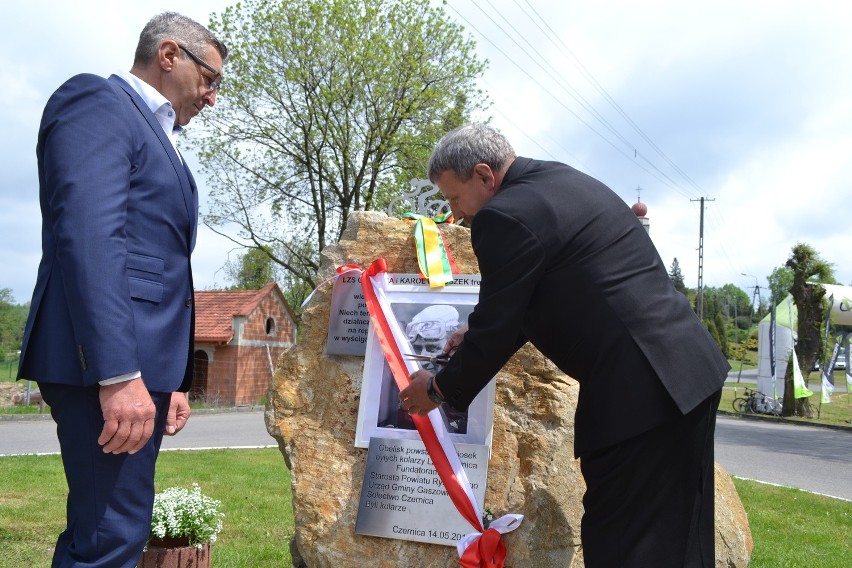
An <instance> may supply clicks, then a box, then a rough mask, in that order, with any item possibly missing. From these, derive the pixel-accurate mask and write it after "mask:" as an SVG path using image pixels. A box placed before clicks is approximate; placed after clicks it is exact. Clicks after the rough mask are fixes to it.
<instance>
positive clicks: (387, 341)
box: [361, 258, 523, 568]
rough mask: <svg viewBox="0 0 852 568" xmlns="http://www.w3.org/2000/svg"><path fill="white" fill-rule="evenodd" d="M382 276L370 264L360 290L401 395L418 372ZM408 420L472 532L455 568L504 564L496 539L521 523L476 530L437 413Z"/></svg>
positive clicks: (510, 520)
mask: <svg viewBox="0 0 852 568" xmlns="http://www.w3.org/2000/svg"><path fill="white" fill-rule="evenodd" d="M385 272H387V262H386V261H385V260H384V259H381V258H380V259H378V260H376V261H375V262H373V264H372V265H371V266H370V267H369V268H368V269H367V270H365V271H364V272H362V273H361V286H362V288H363V290H364V299H365V301H366V304H367V309H368V311H369V312H370V320H371V322H372V324H373V330H374V332H375V334H376V338H377V339H378V340H379V344H380V345H381V347H382V351H383V352H384V354H385V358H386V359H387V362H388V366H389V367H390V369H391V372H392V373H393V377H394V380H395V381H396V384H397V387H399V390H400V391H402V390H403V389H405V388H406V387H407V386H408V384H409V380H408V377H409V375H410V374H411V373H413V372H415V371H416V370H417V369H418V367H417V365H416V364H415V363H414V362H412V361H409V360H406V359H405V358H404V357H403V356H402V352H401V351H400V346H406V349H407V350H409V351H410V349H411V346H410V344H409V342H408V338H407V337H406V336H405V334H404V333H403V331H402V329H401V328H400V327H399V323H398V322H397V321H396V318H394V317H393V313H392V312H391V309H390V303H389V302H388V300H387V297H386V295H385V284H386V280H385V277H384V276H383V275H382V274H383V273H385ZM411 418H412V420H413V421H414V425H415V426H416V427H417V431H418V432H419V434H420V438H421V439H422V440H423V444H424V446H425V447H426V451H427V452H429V457H430V458H431V460H432V464H433V465H434V466H435V470H436V471H437V473H438V476H439V477H440V478H441V481H442V482H443V484H444V488H445V489H446V491H447V494H448V495H449V497H450V499H451V500H452V502H453V504H454V505H455V507H456V509H458V511H459V513H460V514H461V515H462V517H464V519H465V520H466V521H467V522H468V523H470V525H471V526H472V527H473V528H474V529H476V531H475V532H473V533H470V534H468V535H466V536H464V537H463V538H462V540H460V541H459V542H458V543H457V545H456V548H457V550H458V552H459V557H460V558H461V560H460V561H459V564H460V565H461V566H464V567H465V568H485V567H492V566H493V567H496V568H501V567H502V566H503V564H504V562H505V558H506V545H505V543H503V542H502V540H501V538H500V537H501V535H502V534H504V533H507V532H510V531H512V530H515V529H516V528H517V527H518V526H519V525H520V523H521V521H522V520H523V515H505V516H504V517H501V518H500V519H497V520H496V521H494V522H492V523H491V525H490V527H489V528H488V529H487V530H486V529H485V527H484V526H483V524H482V511H481V510H480V508H479V505H478V504H477V502H476V497H475V496H474V494H473V490H472V489H471V487H470V481H468V478H467V474H466V473H465V471H464V468H463V467H462V465H461V461H460V460H459V457H458V453H457V452H456V448H455V446H454V445H453V444H452V442H451V441H450V438H449V433H448V432H447V430H446V428H445V426H444V422H443V420H441V415H440V411H439V410H438V409H437V408H436V409H434V410H432V411H431V412H429V414H428V415H427V416H420V415H418V414H412V415H411Z"/></svg>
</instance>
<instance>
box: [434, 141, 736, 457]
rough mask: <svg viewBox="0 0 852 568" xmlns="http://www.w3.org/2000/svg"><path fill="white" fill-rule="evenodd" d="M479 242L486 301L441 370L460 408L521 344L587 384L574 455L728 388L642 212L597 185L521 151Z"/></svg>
mask: <svg viewBox="0 0 852 568" xmlns="http://www.w3.org/2000/svg"><path fill="white" fill-rule="evenodd" d="M471 240H472V243H473V249H474V252H475V254H476V257H477V259H478V261H479V267H480V271H481V274H482V283H481V286H480V295H479V303H478V304H477V306H476V309H475V310H474V312H473V313H472V314H471V316H470V318H469V321H468V323H469V330H468V332H467V334H466V336H465V341H464V343H463V344H462V347H461V348H460V349H459V351H458V352H457V354H456V356H455V357H453V359H452V361H451V362H450V363H449V364H448V365H447V366H446V367H445V368H444V369H443V370H442V371H441V372H440V373H439V374H438V376H437V378H436V381H437V384H438V386H439V388H440V389H441V391H442V392H443V393H444V394H445V396H446V398H447V401H448V402H449V403H450V404H451V405H452V406H455V407H457V408H466V407H467V406H468V405H469V404H470V402H471V401H472V400H473V398H474V397H475V396H476V394H477V393H478V392H479V391H480V390H481V389H482V388H483V387H484V386H485V385H486V384H487V383H488V381H489V380H491V377H493V376H494V374H496V373H497V371H499V370H500V368H501V367H502V366H503V365H504V364H505V363H506V361H508V359H509V358H510V357H511V356H512V354H513V353H514V352H515V351H516V350H517V349H519V348H520V347H521V346H522V345H523V344H524V343H525V342H526V341H531V342H532V343H533V345H535V346H536V347H537V348H538V349H539V350H540V351H541V352H542V353H543V354H544V355H545V356H547V357H548V358H549V359H550V360H552V361H553V362H554V363H555V364H556V365H557V366H558V367H559V368H560V369H561V370H562V371H564V372H565V373H567V374H568V375H570V376H571V377H573V378H575V379H577V380H578V381H579V382H580V397H579V403H578V407H577V413H576V418H575V428H576V432H575V454H576V455H583V454H584V453H586V452H589V451H593V450H596V449H600V448H603V447H606V446H610V445H612V444H614V443H617V442H620V441H623V440H626V439H628V438H630V437H632V436H635V435H637V434H640V433H642V432H644V431H647V430H649V429H650V428H653V427H655V426H658V425H660V424H662V423H664V422H666V421H667V420H669V419H671V418H673V417H674V416H676V415H677V414H679V413H683V414H685V413H686V412H688V411H690V410H691V409H693V408H694V407H695V406H696V405H697V404H698V403H700V402H701V401H703V400H705V399H706V398H707V397H708V396H710V395H711V394H713V393H715V392H716V391H718V390H719V389H720V388H721V386H722V384H723V382H724V378H725V376H726V375H727V371H728V370H729V369H730V366H729V365H728V362H727V360H726V359H725V358H724V356H723V355H722V353H721V351H720V350H719V348H718V346H717V345H716V344H715V342H714V341H713V339H712V338H711V337H710V334H709V333H708V332H707V330H706V329H705V328H704V326H703V325H702V323H701V322H700V321H699V320H698V318H697V316H696V315H695V313H694V312H693V311H692V309H691V308H690V306H689V303H688V301H687V299H686V298H685V297H684V296H683V294H681V293H679V292H678V291H677V290H675V289H674V287H673V285H672V283H671V279H670V278H669V276H668V273H667V271H666V268H665V265H664V264H663V262H662V260H661V259H660V256H659V254H658V253H657V251H656V249H655V248H654V245H653V243H652V242H651V239H650V237H649V236H648V234H647V232H646V231H645V229H644V228H643V227H642V226H641V224H640V223H639V221H638V220H637V219H636V216H635V215H634V214H633V212H632V211H631V210H630V208H629V207H628V206H627V205H626V204H625V203H624V201H622V200H621V198H619V197H618V196H617V195H616V194H615V193H613V192H612V191H611V190H610V189H609V188H607V187H606V186H605V185H603V184H602V183H600V182H599V181H597V180H595V179H593V178H591V177H589V176H587V175H585V174H583V173H581V172H579V171H577V170H575V169H573V168H571V167H569V166H566V165H564V164H560V163H556V162H541V161H536V160H531V159H529V158H521V157H519V158H517V159H515V161H514V163H513V164H512V165H511V166H510V167H509V169H508V171H507V172H506V175H505V177H504V179H503V182H502V185H501V187H500V189H499V191H498V192H497V193H496V194H495V195H494V197H493V198H491V199H490V200H489V201H488V202H487V203H486V204H485V205H484V207H483V208H482V209H481V210H480V211H479V212H478V213H477V214H476V216H475V218H474V219H473V222H472V225H471Z"/></svg>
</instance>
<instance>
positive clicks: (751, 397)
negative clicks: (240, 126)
mask: <svg viewBox="0 0 852 568" xmlns="http://www.w3.org/2000/svg"><path fill="white" fill-rule="evenodd" d="M731 405H732V406H733V408H734V410H735V411H737V412H742V413H749V412H750V413H752V414H772V415H773V416H781V401H780V400H778V399H776V398H774V397H771V396H767V395H765V394H763V393H762V392H758V391H756V390H752V389H745V395H744V396H742V397H737V398H735V399H734V401H733V402H732V403H731Z"/></svg>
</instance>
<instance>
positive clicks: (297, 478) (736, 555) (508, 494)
mask: <svg viewBox="0 0 852 568" xmlns="http://www.w3.org/2000/svg"><path fill="white" fill-rule="evenodd" d="M443 230H444V234H445V238H446V240H447V242H448V244H449V246H450V249H451V250H452V253H453V255H454V257H455V260H456V263H457V264H458V267H459V271H460V272H461V273H478V271H479V270H478V267H477V264H476V258H475V257H474V255H473V252H472V250H471V247H470V240H469V238H470V235H469V232H468V230H467V229H464V228H462V227H457V226H448V227H444V229H443ZM379 257H382V258H385V259H386V260H387V261H388V264H389V271H390V272H398V273H416V272H417V271H418V268H417V260H416V256H415V254H414V239H413V236H412V223H411V222H409V221H402V220H398V219H391V218H388V217H386V216H385V215H384V214H381V213H371V212H363V213H355V214H353V215H352V217H351V218H350V220H349V224H348V226H347V229H346V231H345V233H344V235H343V237H342V238H341V241H340V242H339V243H338V245H337V246H334V247H329V248H328V249H327V250H326V251H325V252H324V254H323V260H322V267H321V274H320V276H321V278H328V277H330V276H332V275H333V274H334V270H335V267H337V266H339V265H342V264H358V265H361V266H363V267H366V266H369V264H370V263H372V261H373V260H375V259H376V258H379ZM330 301H331V284H328V283H327V284H325V285H323V286H320V288H319V290H318V291H317V293H316V294H315V295H314V297H313V299H312V300H311V302H310V304H309V305H308V306H307V307H306V309H305V310H304V312H303V323H302V332H301V336H300V338H299V343H298V345H297V346H296V347H294V348H292V349H290V350H289V351H287V352H286V353H285V354H284V355H283V356H282V357H281V360H280V362H279V367H278V370H277V372H276V374H275V377H274V378H273V382H272V385H271V389H270V396H269V398H268V402H267V408H266V426H267V430H268V431H269V433H270V434H271V435H272V436H273V437H275V438H276V440H277V441H278V444H279V447H280V449H281V452H282V454H283V455H284V459H285V461H286V463H287V466H288V467H289V468H290V470H291V473H292V475H291V478H292V493H293V509H294V516H295V534H294V537H293V542H292V544H291V550H293V553H294V554H293V557H294V565H295V566H307V567H308V568H324V567H330V566H335V567H336V566H354V565H356V564H353V561H355V559H357V565H361V566H376V567H380V568H391V567H398V566H406V565H416V566H419V567H423V568H439V567H440V568H446V567H447V566H454V565H456V563H457V560H458V557H457V554H456V551H455V549H454V548H452V547H445V546H438V545H432V544H422V543H415V542H410V541H404V540H395V539H384V538H375V537H365V536H360V535H356V534H355V532H354V527H355V520H356V518H357V514H358V500H359V496H360V490H361V481H362V479H363V474H364V467H365V458H366V455H367V450H365V449H359V448H355V447H354V446H353V440H354V438H355V426H356V421H357V414H358V399H359V394H360V389H361V377H362V373H363V367H364V360H363V358H361V357H351V356H339V355H326V354H325V342H326V332H327V328H328V318H329V304H330ZM496 380H497V383H496V386H497V388H496V402H495V411H494V433H493V443H492V456H491V463H490V464H489V470H488V488H487V492H486V498H485V506H486V507H488V508H489V509H490V510H491V511H493V512H494V513H495V514H497V515H502V514H505V513H521V514H523V515H525V519H524V521H523V524H522V525H521V527H520V528H519V529H518V530H516V531H514V532H513V533H510V534H508V535H506V536H505V537H504V540H505V542H506V544H507V547H508V558H507V563H506V566H507V567H533V566H534V567H536V568H548V567H559V568H576V567H581V566H583V563H582V552H581V551H580V518H581V516H582V495H583V491H584V489H585V484H584V482H583V479H582V477H581V475H580V468H579V462H578V461H576V460H575V459H574V458H573V424H574V409H575V408H576V403H577V394H578V390H579V387H578V385H577V383H576V382H575V381H574V380H573V379H571V378H570V377H568V376H566V375H565V374H563V373H562V372H560V371H559V370H558V369H557V368H556V367H554V366H553V365H552V364H551V363H550V362H549V361H548V360H547V359H546V358H545V357H544V356H542V355H541V354H540V353H539V352H538V351H537V350H535V349H533V348H532V347H530V346H526V347H524V349H522V350H521V351H520V352H518V353H517V354H516V355H515V357H514V358H513V359H512V360H511V361H510V362H509V364H507V365H506V367H505V368H504V369H503V370H502V371H501V372H500V373H499V374H498V375H497V379H496ZM716 487H717V491H718V492H719V496H718V497H717V503H716V508H717V516H718V522H717V525H718V526H717V532H718V533H720V535H718V536H717V540H718V541H719V542H718V543H717V553H718V554H719V555H718V556H717V558H720V559H722V560H720V561H717V565H718V566H725V567H739V566H745V565H746V564H747V562H746V560H747V559H748V556H749V554H750V551H751V538H750V533H749V530H748V524H747V521H746V518H745V513H744V512H743V510H742V505H741V504H740V501H739V498H738V497H737V495H736V491H735V490H734V488H733V484H732V483H731V481H730V478H729V477H728V476H727V474H726V473H724V471H722V470H717V481H716Z"/></svg>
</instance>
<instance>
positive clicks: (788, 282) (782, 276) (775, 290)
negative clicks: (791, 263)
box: [766, 266, 793, 310]
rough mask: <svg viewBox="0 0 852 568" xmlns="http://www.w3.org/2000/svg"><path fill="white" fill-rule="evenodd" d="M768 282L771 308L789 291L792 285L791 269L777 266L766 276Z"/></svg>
mask: <svg viewBox="0 0 852 568" xmlns="http://www.w3.org/2000/svg"><path fill="white" fill-rule="evenodd" d="M766 280H767V282H769V309H770V310H771V309H772V308H773V307H774V306H776V305H777V304H778V302H780V301H781V300H783V299H784V298H786V297H787V294H789V293H790V288H792V286H793V271H792V270H791V269H790V268H789V267H787V266H779V267H777V268H776V269H775V270H773V271H772V274H770V275H769V276H767V277H766Z"/></svg>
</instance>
